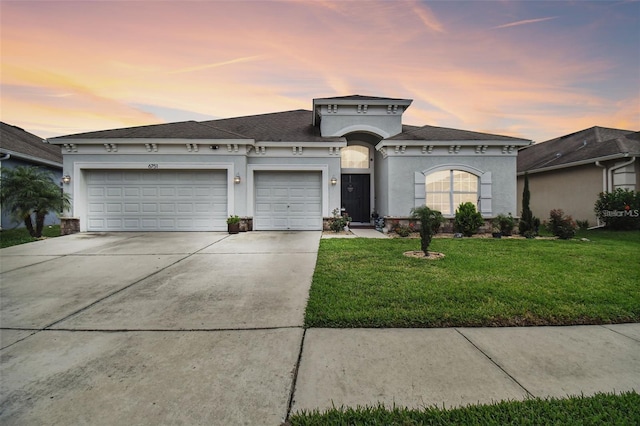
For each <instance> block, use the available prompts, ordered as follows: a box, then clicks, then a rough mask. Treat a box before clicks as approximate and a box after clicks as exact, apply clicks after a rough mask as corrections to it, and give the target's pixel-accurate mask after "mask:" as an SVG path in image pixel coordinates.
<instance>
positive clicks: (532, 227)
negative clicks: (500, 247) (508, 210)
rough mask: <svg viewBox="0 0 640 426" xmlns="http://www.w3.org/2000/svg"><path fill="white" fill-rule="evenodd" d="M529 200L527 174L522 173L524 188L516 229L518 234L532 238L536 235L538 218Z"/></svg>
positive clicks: (538, 223)
mask: <svg viewBox="0 0 640 426" xmlns="http://www.w3.org/2000/svg"><path fill="white" fill-rule="evenodd" d="M530 202H531V192H529V175H528V174H527V172H525V173H524V188H523V190H522V214H521V215H520V222H518V231H520V235H522V236H524V237H526V238H534V237H535V236H536V235H538V229H539V228H540V219H538V218H537V217H535V216H533V212H532V211H531V207H529V203H530Z"/></svg>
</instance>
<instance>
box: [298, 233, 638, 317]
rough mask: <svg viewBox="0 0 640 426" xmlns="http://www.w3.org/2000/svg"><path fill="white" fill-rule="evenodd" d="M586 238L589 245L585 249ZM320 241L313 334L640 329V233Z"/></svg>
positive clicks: (311, 314) (312, 300) (308, 312)
mask: <svg viewBox="0 0 640 426" xmlns="http://www.w3.org/2000/svg"><path fill="white" fill-rule="evenodd" d="M581 237H586V238H588V239H589V240H590V241H581V240H580V238H581ZM419 249H420V240H419V239H381V240H372V239H360V238H357V239H323V240H321V242H320V249H319V253H318V263H317V266H316V270H315V274H314V277H313V283H312V286H311V291H310V296H309V302H308V305H307V310H306V314H305V325H306V326H307V327H452V326H523V325H570V324H606V323H624V322H639V321H640V281H639V278H638V277H640V233H639V232H610V231H602V230H596V231H585V232H581V233H579V235H578V236H577V237H576V239H573V240H568V241H564V240H542V239H535V240H525V239H490V238H488V239H480V238H464V239H451V238H436V239H434V240H433V241H432V244H431V246H430V250H432V251H438V252H442V253H444V254H445V255H446V257H445V258H444V259H440V260H424V259H416V258H409V257H406V256H404V255H403V252H405V251H411V250H419Z"/></svg>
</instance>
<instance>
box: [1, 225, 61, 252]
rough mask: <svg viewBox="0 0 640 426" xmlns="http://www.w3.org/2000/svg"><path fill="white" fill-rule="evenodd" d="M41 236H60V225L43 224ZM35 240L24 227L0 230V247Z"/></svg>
mask: <svg viewBox="0 0 640 426" xmlns="http://www.w3.org/2000/svg"><path fill="white" fill-rule="evenodd" d="M42 236H43V237H47V238H53V237H59V236H60V225H52V226H45V227H44V229H43V230H42ZM33 241H37V239H36V238H32V237H31V236H30V235H29V232H28V231H27V229H26V228H16V229H3V230H2V231H0V248H5V247H11V246H17V245H18V244H24V243H31V242H33Z"/></svg>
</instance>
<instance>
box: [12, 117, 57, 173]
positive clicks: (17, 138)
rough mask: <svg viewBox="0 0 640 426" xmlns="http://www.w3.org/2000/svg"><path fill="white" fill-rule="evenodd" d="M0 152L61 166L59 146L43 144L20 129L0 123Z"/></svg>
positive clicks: (40, 139)
mask: <svg viewBox="0 0 640 426" xmlns="http://www.w3.org/2000/svg"><path fill="white" fill-rule="evenodd" d="M0 132H1V133H0V150H1V151H2V153H3V154H11V155H13V156H16V157H18V158H20V157H22V158H25V157H24V156H26V157H28V158H27V159H29V160H36V161H37V160H44V161H45V162H47V163H56V164H58V165H60V166H62V153H61V151H60V147H59V146H53V145H48V144H46V143H44V141H43V140H42V138H41V137H39V136H36V135H34V134H33V133H29V132H27V131H25V130H23V129H21V128H20V127H16V126H12V125H10V124H7V123H3V122H0Z"/></svg>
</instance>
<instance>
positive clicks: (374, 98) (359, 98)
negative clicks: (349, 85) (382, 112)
mask: <svg viewBox="0 0 640 426" xmlns="http://www.w3.org/2000/svg"><path fill="white" fill-rule="evenodd" d="M330 100H342V101H384V102H398V101H411V99H400V98H381V97H379V96H364V95H349V96H332V97H329V98H315V99H314V100H313V101H314V102H315V101H330Z"/></svg>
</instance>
